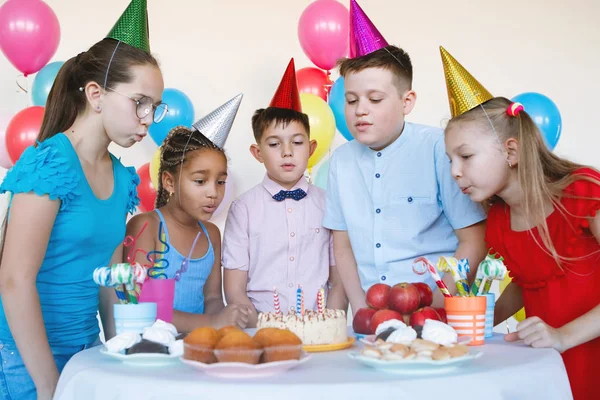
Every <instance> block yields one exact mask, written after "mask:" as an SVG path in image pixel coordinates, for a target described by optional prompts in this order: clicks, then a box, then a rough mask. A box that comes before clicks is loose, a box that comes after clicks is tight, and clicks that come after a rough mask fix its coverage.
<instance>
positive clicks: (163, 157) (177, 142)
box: [154, 126, 227, 208]
mask: <svg viewBox="0 0 600 400" xmlns="http://www.w3.org/2000/svg"><path fill="white" fill-rule="evenodd" d="M202 149H205V150H207V151H208V150H211V151H217V152H219V153H221V154H223V158H224V159H225V162H227V157H225V152H224V151H223V149H222V148H220V147H218V146H217V145H215V144H214V143H213V142H211V141H210V139H208V138H207V137H206V136H204V135H203V134H202V133H200V132H199V131H197V130H191V129H189V128H186V127H185V126H176V127H175V128H173V129H171V130H170V131H169V134H168V135H167V138H166V139H165V141H164V142H163V144H162V146H161V147H160V167H159V170H158V190H157V191H156V201H155V203H154V207H155V208H161V207H163V206H165V205H166V204H167V203H168V202H169V193H168V192H167V190H166V189H165V188H164V187H163V183H162V175H163V172H165V171H168V172H170V173H171V174H173V175H177V174H179V171H180V166H181V165H182V164H183V163H185V161H186V160H188V159H189V157H190V155H191V153H192V152H195V151H196V150H202Z"/></svg>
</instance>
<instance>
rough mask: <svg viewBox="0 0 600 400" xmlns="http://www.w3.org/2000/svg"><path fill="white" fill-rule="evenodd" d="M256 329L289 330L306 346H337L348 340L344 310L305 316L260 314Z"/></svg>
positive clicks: (307, 313)
mask: <svg viewBox="0 0 600 400" xmlns="http://www.w3.org/2000/svg"><path fill="white" fill-rule="evenodd" d="M256 328H257V329H262V328H279V329H289V330H290V331H292V332H293V333H295V334H296V335H297V336H298V337H299V338H300V339H301V340H302V343H303V344H304V345H322V344H336V343H344V342H346V341H347V340H348V334H347V321H346V312H345V311H343V310H331V309H325V310H323V311H322V312H318V311H313V310H306V311H305V312H304V315H301V314H300V313H296V312H290V313H289V314H287V315H285V314H281V313H272V312H269V313H260V314H258V323H257V325H256Z"/></svg>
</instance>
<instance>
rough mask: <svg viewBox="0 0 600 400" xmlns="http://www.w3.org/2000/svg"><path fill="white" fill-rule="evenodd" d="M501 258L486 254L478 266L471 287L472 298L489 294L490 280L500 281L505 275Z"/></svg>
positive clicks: (504, 267)
mask: <svg viewBox="0 0 600 400" xmlns="http://www.w3.org/2000/svg"><path fill="white" fill-rule="evenodd" d="M503 260H504V259H503V258H502V257H499V258H496V257H495V256H494V255H492V254H488V255H487V256H486V257H485V259H484V260H483V261H482V262H481V263H480V264H479V268H478V269H477V275H476V276H475V281H474V282H473V285H471V295H472V296H482V295H484V294H486V293H489V290H490V288H491V286H492V280H495V279H497V280H502V279H504V276H505V275H506V265H504V262H503Z"/></svg>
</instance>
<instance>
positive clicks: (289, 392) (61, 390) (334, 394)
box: [54, 335, 572, 400]
mask: <svg viewBox="0 0 600 400" xmlns="http://www.w3.org/2000/svg"><path fill="white" fill-rule="evenodd" d="M477 349H478V350H480V351H482V352H483V353H484V354H483V356H482V357H480V358H479V359H476V360H473V361H472V363H470V364H468V365H467V366H464V367H463V368H461V369H460V370H458V371H457V372H453V373H450V374H445V375H441V376H427V377H421V376H418V377H417V376H414V377H407V376H401V375H393V374H388V373H383V372H381V371H377V370H374V369H370V368H368V367H365V366H362V365H360V364H358V363H357V362H356V361H354V360H351V359H350V358H349V357H348V354H347V353H348V352H349V351H357V345H355V347H354V348H352V349H349V350H344V351H337V352H331V353H313V354H312V359H310V360H309V361H308V362H307V363H306V364H304V365H301V366H299V367H298V368H297V369H294V370H291V371H288V372H287V373H285V374H282V375H278V376H273V377H269V378H257V379H253V380H242V379H236V380H231V379H223V378H214V377H209V376H207V375H204V374H203V373H202V372H200V371H197V370H195V369H193V368H191V367H188V366H187V365H185V364H183V363H176V364H174V365H170V366H167V367H137V366H130V365H125V364H122V363H121V362H119V361H118V360H114V359H112V358H109V357H107V356H105V355H103V354H101V353H100V347H96V348H92V349H88V350H85V351H82V352H81V353H79V354H77V355H75V356H74V357H73V358H72V359H71V360H70V361H69V363H68V364H67V366H66V367H65V369H64V371H63V373H62V375H61V377H60V380H59V383H58V388H57V391H56V395H55V397H54V398H55V400H72V399H73V400H75V399H77V400H80V399H85V400H95V399H111V400H120V399H123V400H132V399H177V400H180V399H238V398H239V399H243V400H251V399H260V400H264V399H265V398H267V399H270V398H275V399H285V400H288V399H289V400H295V399H297V400H317V399H331V400H333V399H344V400H351V399H357V400H359V399H360V400H363V399H370V400H385V399H387V398H390V396H391V395H393V398H394V399H401V398H406V399H410V398H416V399H429V398H431V399H436V400H446V399H453V398H456V399H461V400H464V399H465V398H485V399H486V400H495V399H542V398H543V399H561V400H564V399H572V395H571V389H570V386H569V381H568V378H567V374H566V371H565V367H564V364H563V361H562V358H561V356H560V354H559V353H558V352H556V351H555V350H552V349H533V348H530V347H527V346H525V345H522V344H521V345H519V344H508V343H505V342H504V340H503V339H502V335H496V336H494V338H492V339H488V340H487V342H486V344H485V345H484V346H480V347H478V348H477ZM383 396H385V397H383Z"/></svg>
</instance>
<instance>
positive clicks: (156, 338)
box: [142, 327, 175, 346]
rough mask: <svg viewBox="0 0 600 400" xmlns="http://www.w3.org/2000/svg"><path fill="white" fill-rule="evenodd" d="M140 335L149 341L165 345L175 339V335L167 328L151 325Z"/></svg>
mask: <svg viewBox="0 0 600 400" xmlns="http://www.w3.org/2000/svg"><path fill="white" fill-rule="evenodd" d="M142 337H143V338H144V339H146V340H149V341H151V342H156V343H160V344H162V345H165V346H168V345H170V344H171V343H173V342H174V341H175V335H173V334H172V333H171V332H169V331H168V330H166V329H160V328H153V327H150V328H146V329H144V334H143V335H142Z"/></svg>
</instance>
